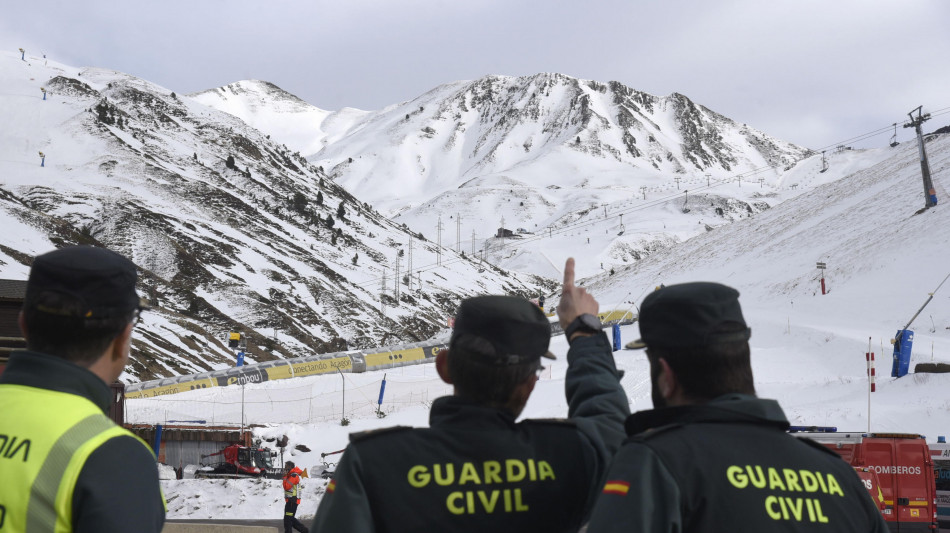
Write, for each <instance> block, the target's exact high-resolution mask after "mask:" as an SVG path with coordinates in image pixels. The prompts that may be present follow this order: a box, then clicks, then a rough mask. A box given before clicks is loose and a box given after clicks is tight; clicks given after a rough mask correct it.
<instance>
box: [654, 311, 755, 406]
mask: <svg viewBox="0 0 950 533" xmlns="http://www.w3.org/2000/svg"><path fill="white" fill-rule="evenodd" d="M744 329H746V326H745V325H744V324H739V323H734V322H730V323H726V324H722V325H720V326H719V327H717V328H715V331H714V333H735V332H741V331H743V330H744ZM647 357H649V358H650V362H651V366H652V367H653V368H656V364H655V362H656V361H657V360H659V359H665V360H666V362H667V363H669V365H670V368H671V369H672V370H673V372H674V373H675V374H676V379H677V380H678V381H679V383H680V384H681V385H682V387H683V391H684V392H685V394H686V395H687V396H688V397H689V398H690V399H692V400H694V401H698V402H704V401H709V400H712V399H713V398H716V397H718V396H722V395H723V394H735V393H738V394H752V395H754V394H755V384H754V382H753V378H752V364H751V361H750V352H749V342H748V341H731V342H719V343H714V344H707V345H705V346H696V347H681V348H669V347H659V346H657V347H648V348H647ZM652 377H653V378H654V379H655V376H652Z"/></svg>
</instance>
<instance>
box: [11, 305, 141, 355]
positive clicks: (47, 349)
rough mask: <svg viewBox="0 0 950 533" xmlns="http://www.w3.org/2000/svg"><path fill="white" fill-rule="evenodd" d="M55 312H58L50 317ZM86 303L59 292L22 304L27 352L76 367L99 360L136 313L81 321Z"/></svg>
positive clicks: (131, 312)
mask: <svg viewBox="0 0 950 533" xmlns="http://www.w3.org/2000/svg"><path fill="white" fill-rule="evenodd" d="M50 309H55V310H57V311H59V312H57V313H51V312H49V311H48V310H50ZM83 309H84V307H83V302H82V301H81V300H80V299H78V298H76V297H74V296H71V295H68V294H65V293H62V292H59V291H42V292H38V293H34V294H31V295H30V298H29V299H27V301H25V302H24V303H23V322H24V323H25V325H26V330H27V331H26V334H27V339H26V347H27V349H28V350H31V351H35V352H41V353H45V354H48V355H53V356H56V357H61V358H63V359H65V360H67V361H71V362H73V363H76V364H80V365H82V364H88V363H92V362H94V361H95V360H96V359H98V358H99V357H100V356H101V355H102V353H103V352H104V351H105V349H106V348H107V347H108V346H109V343H111V342H112V341H113V339H115V338H116V337H118V336H119V334H120V333H122V331H123V330H124V329H125V327H126V326H128V325H129V323H130V322H131V321H132V319H133V317H134V316H135V312H136V310H134V309H133V310H130V311H128V312H126V313H121V314H118V315H116V316H110V317H106V318H82V317H81V316H76V315H78V314H80V313H81V312H82V311H83Z"/></svg>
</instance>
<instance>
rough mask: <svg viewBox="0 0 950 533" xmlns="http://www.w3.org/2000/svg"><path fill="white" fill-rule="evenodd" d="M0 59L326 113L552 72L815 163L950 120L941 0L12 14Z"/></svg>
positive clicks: (387, 4) (83, 8)
mask: <svg viewBox="0 0 950 533" xmlns="http://www.w3.org/2000/svg"><path fill="white" fill-rule="evenodd" d="M0 46H2V47H3V48H5V49H8V50H11V49H12V50H14V51H15V50H16V49H17V48H19V47H24V48H26V49H27V50H28V51H29V53H36V54H39V53H46V54H47V55H48V57H49V58H51V59H55V60H58V61H61V62H63V63H66V64H69V65H73V66H96V67H105V68H110V69H114V70H119V71H123V72H127V73H129V74H132V75H135V76H138V77H141V78H144V79H146V80H149V81H152V82H155V83H158V84H160V85H163V86H165V87H168V88H169V89H170V90H174V91H176V92H178V93H182V94H185V93H190V92H195V91H200V90H204V89H210V88H214V87H218V86H221V85H225V84H228V83H231V82H235V81H239V80H244V79H261V80H266V81H270V82H272V83H275V84H277V85H278V86H280V87H282V88H283V89H285V90H287V91H289V92H291V93H294V94H296V95H297V96H299V97H301V98H303V99H304V100H306V101H308V102H310V103H311V104H313V105H315V106H317V107H320V108H322V109H327V110H337V109H340V108H342V107H356V108H360V109H367V110H374V109H380V108H382V107H385V106H387V105H389V104H394V103H399V102H402V101H406V100H410V99H412V98H414V97H416V96H418V95H420V94H422V93H424V92H426V91H428V90H429V89H431V88H433V87H436V86H437V85H440V84H442V83H446V82H452V81H457V80H472V79H476V78H479V77H481V76H484V75H487V74H501V75H511V76H521V75H531V74H536V73H538V72H559V73H562V74H567V75H569V76H574V77H578V78H582V79H593V80H597V81H601V82H606V81H611V80H616V81H619V82H621V83H623V84H625V85H627V86H630V87H632V88H634V89H637V90H641V91H645V92H648V93H651V94H654V95H658V96H664V95H668V94H670V93H673V92H678V93H682V94H684V95H686V96H687V97H689V98H690V99H692V100H693V101H694V102H697V103H699V104H702V105H704V106H706V107H708V108H710V109H712V110H714V111H717V112H719V113H722V114H724V115H726V116H728V117H730V118H733V119H734V120H737V121H740V122H745V123H747V124H749V125H750V126H753V127H755V128H758V129H760V130H763V131H765V132H766V133H769V134H771V135H774V136H776V137H779V138H781V139H783V140H787V141H790V142H794V143H797V144H800V145H804V146H807V147H809V148H813V149H820V148H824V147H827V146H833V145H835V144H838V143H841V142H843V141H847V140H849V139H851V138H854V137H857V136H859V135H862V134H865V133H867V132H870V131H874V130H877V129H879V128H882V127H885V126H889V125H890V124H892V123H894V122H899V124H898V135H899V139H900V140H902V141H903V140H910V138H911V135H910V133H911V130H909V129H904V128H901V127H900V126H901V125H902V121H905V120H906V119H907V112H908V111H910V110H911V109H914V108H916V107H917V106H919V105H923V106H924V110H925V111H931V112H933V113H934V118H933V120H931V121H929V122H927V123H926V124H925V125H924V130H925V131H932V130H933V129H936V128H938V127H940V126H944V125H947V124H948V123H950V1H947V0H831V1H827V0H824V1H818V0H656V1H645V0H586V1H580V0H570V1H562V0H537V1H536V0H522V1H519V0H463V1H459V0H309V1H305V0H299V1H295V2H290V1H283V0H271V1H268V2H264V1H261V0H229V1H227V2H225V1H218V0H189V1H181V0H166V1H164V2H149V3H142V2H137V1H128V0H124V1H119V0H82V1H76V0H53V1H45V2H24V1H21V0H11V1H9V2H5V5H4V7H3V11H2V17H0ZM940 112H942V113H943V114H938V113H940ZM889 140H890V132H888V133H886V134H883V135H879V136H877V137H874V138H872V139H869V140H868V141H866V142H860V143H851V144H854V145H855V146H869V145H870V146H882V145H884V144H886V143H887V142H889Z"/></svg>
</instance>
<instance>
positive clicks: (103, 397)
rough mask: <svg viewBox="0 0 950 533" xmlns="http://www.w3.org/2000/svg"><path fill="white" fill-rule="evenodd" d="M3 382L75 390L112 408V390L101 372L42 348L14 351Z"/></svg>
mask: <svg viewBox="0 0 950 533" xmlns="http://www.w3.org/2000/svg"><path fill="white" fill-rule="evenodd" d="M0 384H11V385H24V386H27V387H35V388H38V389H47V390H54V391H58V392H65V393H68V394H75V395H77V396H82V397H83V398H87V399H89V400H91V401H92V402H93V403H94V404H96V406H98V407H99V409H101V410H102V412H103V413H108V412H109V405H110V404H111V403H112V391H111V390H110V389H109V386H108V385H106V383H105V382H104V381H102V379H100V378H99V376H97V375H95V374H93V373H92V372H90V371H89V370H87V369H85V368H83V367H81V366H78V365H75V364H73V363H70V362H69V361H67V360H65V359H63V358H61V357H55V356H52V355H47V354H44V353H40V352H31V351H25V350H24V351H17V352H13V353H12V354H10V361H9V362H8V363H7V368H6V369H5V370H4V371H3V374H2V375H0Z"/></svg>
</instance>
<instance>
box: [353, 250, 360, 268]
mask: <svg viewBox="0 0 950 533" xmlns="http://www.w3.org/2000/svg"><path fill="white" fill-rule="evenodd" d="M359 260H360V254H359V253H356V254H354V255H353V266H356V264H357V261H359Z"/></svg>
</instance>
